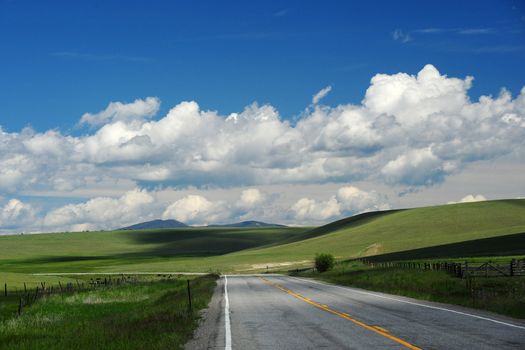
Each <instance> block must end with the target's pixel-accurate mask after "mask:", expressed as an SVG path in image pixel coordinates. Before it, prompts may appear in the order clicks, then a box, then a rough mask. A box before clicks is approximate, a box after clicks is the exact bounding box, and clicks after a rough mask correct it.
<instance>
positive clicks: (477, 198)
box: [448, 194, 487, 204]
mask: <svg viewBox="0 0 525 350" xmlns="http://www.w3.org/2000/svg"><path fill="white" fill-rule="evenodd" d="M486 200H487V198H485V196H483V195H482V194H475V195H472V194H469V195H466V196H465V197H463V198H461V199H460V200H459V202H448V204H456V203H472V202H483V201H486Z"/></svg>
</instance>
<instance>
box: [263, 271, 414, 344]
mask: <svg viewBox="0 0 525 350" xmlns="http://www.w3.org/2000/svg"><path fill="white" fill-rule="evenodd" d="M259 278H260V279H261V280H262V281H264V282H265V283H266V284H269V285H270V286H272V287H275V288H277V289H280V290H282V291H283V292H285V293H288V294H290V295H292V296H294V297H296V298H297V299H300V300H302V301H304V302H306V303H308V304H310V305H313V306H315V307H317V308H319V309H321V310H324V311H327V312H329V313H331V314H334V315H337V316H339V317H341V318H344V319H345V320H348V321H351V322H353V323H355V324H357V325H359V326H361V327H364V328H366V329H368V330H370V331H372V332H375V333H377V334H380V335H382V336H383V337H386V338H388V339H391V340H393V341H395V342H397V343H399V344H401V345H403V346H405V347H407V348H409V349H412V350H421V348H418V347H417V346H415V345H412V344H410V343H408V342H406V341H404V340H403V339H399V338H397V337H395V336H393V335H391V334H390V333H389V332H388V331H387V330H386V329H383V328H381V327H377V326H376V327H377V328H376V327H374V326H369V325H367V324H366V323H363V322H361V321H358V320H356V319H354V318H352V317H350V315H348V314H347V313H344V312H339V311H336V310H333V309H330V308H329V307H327V306H326V305H323V304H319V303H317V302H315V301H312V300H311V299H308V298H306V297H303V296H302V295H300V294H297V293H295V292H293V291H291V290H290V289H287V288H284V287H283V286H281V285H279V284H277V283H273V282H271V281H269V280H267V279H266V278H264V277H259Z"/></svg>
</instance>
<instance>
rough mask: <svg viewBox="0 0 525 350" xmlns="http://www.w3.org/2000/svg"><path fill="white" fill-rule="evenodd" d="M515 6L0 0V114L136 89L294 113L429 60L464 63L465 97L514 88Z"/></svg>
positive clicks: (58, 117) (520, 31) (518, 58)
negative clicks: (321, 96) (317, 99)
mask: <svg viewBox="0 0 525 350" xmlns="http://www.w3.org/2000/svg"><path fill="white" fill-rule="evenodd" d="M524 16H525V12H524V6H523V3H522V2H520V1H425V2H421V1H401V2H397V1H396V2H394V1H365V2H355V1H285V2H283V1H86V2H82V3H81V2H71V1H17V0H15V1H2V2H1V3H0V42H1V44H2V46H1V52H2V54H1V55H0V76H1V77H2V78H1V79H0V96H2V97H1V102H2V103H1V104H0V121H1V123H0V125H2V127H3V128H4V129H5V130H8V131H19V130H20V129H21V128H23V127H24V126H27V125H31V126H32V127H33V128H35V129H36V130H39V131H44V130H47V129H51V128H59V129H61V130H62V131H64V132H72V133H76V132H78V131H75V130H73V129H72V128H73V126H74V125H75V123H76V122H77V121H78V119H79V117H80V116H81V115H82V114H83V113H85V112H95V111H99V110H101V109H103V108H104V107H105V106H106V105H107V103H109V102H110V101H123V102H124V101H127V102H131V101H133V100H135V99H136V98H144V97H146V96H157V97H159V98H160V99H161V101H162V103H163V104H162V107H161V113H160V115H162V113H163V112H165V111H166V110H167V109H168V108H170V107H171V106H173V105H175V104H176V103H178V102H180V101H183V100H197V101H199V104H200V105H201V107H202V108H203V109H211V110H218V111H219V112H221V113H223V114H228V113H231V112H236V111H240V110H242V108H243V107H244V106H246V105H248V104H250V103H251V102H253V101H258V102H259V103H271V104H272V105H273V106H274V107H276V108H277V109H278V110H279V112H280V113H281V115H282V117H283V118H293V117H294V116H297V115H299V114H300V113H301V112H302V111H303V110H304V108H306V106H307V105H308V104H309V103H310V99H311V95H312V94H314V93H315V92H316V91H318V90H319V89H320V88H322V87H324V86H327V85H332V87H333V91H332V92H331V94H330V95H329V96H327V98H326V100H325V103H327V104H330V105H336V104H340V103H358V102H360V101H361V99H362V98H363V96H364V93H365V89H366V87H367V86H368V82H369V80H370V78H371V77H372V76H373V75H374V74H376V73H388V74H392V73H397V72H407V73H410V74H415V73H417V72H418V71H419V70H420V69H421V68H422V67H423V66H424V65H425V64H427V63H432V64H433V65H435V66H436V67H437V68H438V69H439V70H440V71H442V72H445V73H446V74H448V75H450V76H457V77H464V76H466V75H472V76H474V77H475V78H476V80H475V81H474V84H473V87H472V89H471V90H470V95H471V96H472V97H473V98H477V97H478V96H479V95H480V94H493V95H494V94H497V93H498V92H499V89H500V88H501V87H507V88H508V89H510V91H511V92H513V93H514V94H517V93H519V90H520V89H521V86H522V83H523V76H525V74H524V73H525V69H524V67H523V62H524V61H525V32H524V30H525V19H524ZM396 30H397V31H398V33H401V36H400V37H399V38H398V40H395V39H394V37H393V33H394V32H395V31H396ZM399 31H400V32H399ZM407 39H408V41H406V42H404V41H405V40H407Z"/></svg>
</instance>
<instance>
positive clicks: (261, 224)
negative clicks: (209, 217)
mask: <svg viewBox="0 0 525 350" xmlns="http://www.w3.org/2000/svg"><path fill="white" fill-rule="evenodd" d="M208 227H286V226H285V225H279V224H269V223H266V222H262V221H253V220H250V221H242V222H236V223H233V224H224V225H208Z"/></svg>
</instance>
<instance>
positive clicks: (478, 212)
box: [0, 200, 525, 273]
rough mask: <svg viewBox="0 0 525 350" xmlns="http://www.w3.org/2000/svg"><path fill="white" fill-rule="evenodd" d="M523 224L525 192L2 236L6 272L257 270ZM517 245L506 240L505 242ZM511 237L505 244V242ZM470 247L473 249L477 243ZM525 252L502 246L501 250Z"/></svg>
mask: <svg viewBox="0 0 525 350" xmlns="http://www.w3.org/2000/svg"><path fill="white" fill-rule="evenodd" d="M521 232H525V200H501V201H487V202H478V203H465V204H454V205H444V206H436V207H426V208H416V209H406V210H397V211H385V212H376V213H367V214H362V215H358V216H355V217H351V218H347V219H343V220H339V221H336V222H334V223H331V224H329V225H326V226H323V227H319V228H315V229H308V228H262V229H261V228H256V229H252V228H250V229H232V228H216V229H211V228H207V229H171V230H140V231H108V232H85V233H55V234H41V235H24V236H5V237H0V273H1V272H12V273H30V272H31V273H32V272H83V271H95V272H102V271H107V272H130V271H204V272H206V271H221V272H226V271H228V272H235V271H257V270H264V269H266V266H269V267H270V268H288V267H290V266H292V265H297V264H309V263H310V261H311V260H312V258H313V256H314V255H315V253H318V252H328V253H332V254H334V255H335V256H336V257H337V258H340V259H345V258H346V259H348V258H355V257H363V256H370V255H378V254H385V253H393V252H400V251H407V250H413V249H419V248H425V247H432V246H436V245H447V244H453V243H457V242H463V241H471V240H480V239H484V238H490V237H498V236H503V235H510V234H515V233H521ZM509 244H510V245H511V244H512V243H508V244H506V245H509ZM504 245H505V244H504ZM469 247H470V248H469V250H468V254H469V255H470V254H474V253H475V251H476V249H475V245H474V246H472V245H470V246H469ZM512 252H514V254H520V253H519V252H517V251H514V250H513V247H512V246H510V247H507V246H505V247H503V248H502V254H512Z"/></svg>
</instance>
